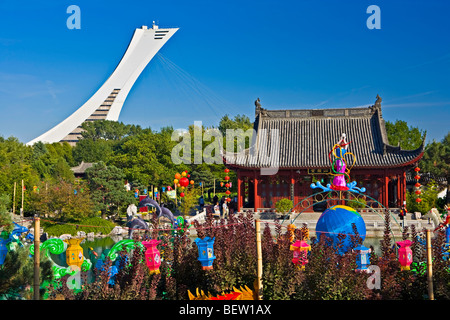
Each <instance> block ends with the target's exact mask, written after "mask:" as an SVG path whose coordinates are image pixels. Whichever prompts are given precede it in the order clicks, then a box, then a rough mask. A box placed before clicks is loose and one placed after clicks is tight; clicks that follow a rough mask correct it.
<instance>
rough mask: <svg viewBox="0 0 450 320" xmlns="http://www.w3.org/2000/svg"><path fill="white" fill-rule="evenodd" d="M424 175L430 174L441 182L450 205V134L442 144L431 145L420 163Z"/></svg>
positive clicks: (440, 184)
mask: <svg viewBox="0 0 450 320" xmlns="http://www.w3.org/2000/svg"><path fill="white" fill-rule="evenodd" d="M419 166H420V168H421V169H422V172H423V173H430V174H431V176H432V178H433V179H435V180H437V181H439V182H440V183H439V187H440V188H441V189H443V188H445V187H447V196H446V198H447V203H450V188H448V186H450V132H448V133H447V134H446V136H445V137H444V139H442V141H440V142H436V141H434V140H433V142H431V143H429V144H428V145H427V146H426V148H425V153H424V155H423V157H422V159H421V160H420V163H419Z"/></svg>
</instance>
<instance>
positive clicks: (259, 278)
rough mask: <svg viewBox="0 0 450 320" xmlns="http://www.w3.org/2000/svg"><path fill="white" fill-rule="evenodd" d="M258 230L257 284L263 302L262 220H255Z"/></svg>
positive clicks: (259, 297) (258, 293)
mask: <svg viewBox="0 0 450 320" xmlns="http://www.w3.org/2000/svg"><path fill="white" fill-rule="evenodd" d="M255 228H256V254H257V256H258V260H257V261H258V266H257V283H256V295H257V298H258V300H262V296H263V290H262V287H263V284H262V269H263V265H262V247H261V220H259V219H257V220H255Z"/></svg>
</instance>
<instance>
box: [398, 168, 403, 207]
mask: <svg viewBox="0 0 450 320" xmlns="http://www.w3.org/2000/svg"><path fill="white" fill-rule="evenodd" d="M401 189H402V184H401V181H400V174H398V175H397V207H398V208H400V207H401V206H402V199H401V194H402V193H401Z"/></svg>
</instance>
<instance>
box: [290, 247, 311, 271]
mask: <svg viewBox="0 0 450 320" xmlns="http://www.w3.org/2000/svg"><path fill="white" fill-rule="evenodd" d="M290 250H291V251H294V253H293V258H292V262H293V263H294V264H295V265H296V266H298V267H299V268H300V269H302V270H304V269H305V265H306V264H307V263H308V259H307V258H308V251H311V246H310V245H309V244H308V243H307V242H306V241H305V240H297V241H295V242H294V243H293V244H291V246H290Z"/></svg>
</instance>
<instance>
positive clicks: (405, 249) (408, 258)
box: [397, 240, 413, 270]
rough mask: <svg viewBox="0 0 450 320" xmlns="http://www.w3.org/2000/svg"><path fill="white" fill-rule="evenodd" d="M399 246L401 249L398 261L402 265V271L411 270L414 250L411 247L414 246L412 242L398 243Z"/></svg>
mask: <svg viewBox="0 0 450 320" xmlns="http://www.w3.org/2000/svg"><path fill="white" fill-rule="evenodd" d="M397 245H398V246H399V247H400V248H399V249H398V261H399V262H400V264H401V270H409V266H410V265H411V263H412V261H413V259H412V250H411V248H410V246H411V245H412V241H411V240H403V241H398V242H397Z"/></svg>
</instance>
